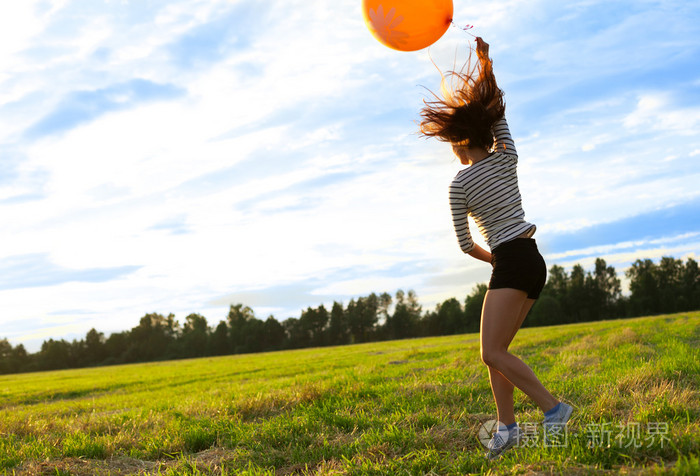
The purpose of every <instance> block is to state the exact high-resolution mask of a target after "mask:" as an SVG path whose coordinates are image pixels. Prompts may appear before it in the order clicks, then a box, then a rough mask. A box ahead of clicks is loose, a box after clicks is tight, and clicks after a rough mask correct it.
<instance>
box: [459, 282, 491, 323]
mask: <svg viewBox="0 0 700 476" xmlns="http://www.w3.org/2000/svg"><path fill="white" fill-rule="evenodd" d="M486 291H488V286H487V285H486V284H484V283H481V284H477V285H476V286H474V289H472V292H471V293H470V294H469V295H468V296H467V298H466V299H465V301H464V331H465V332H478V331H479V328H480V326H481V308H482V307H483V306H484V298H485V297H486Z"/></svg>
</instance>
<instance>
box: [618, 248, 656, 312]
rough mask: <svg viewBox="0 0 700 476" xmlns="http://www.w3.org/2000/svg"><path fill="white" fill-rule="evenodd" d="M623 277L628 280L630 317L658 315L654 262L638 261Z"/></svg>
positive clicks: (648, 260) (647, 260)
mask: <svg viewBox="0 0 700 476" xmlns="http://www.w3.org/2000/svg"><path fill="white" fill-rule="evenodd" d="M625 275H626V276H627V277H628V278H629V280H630V297H629V305H630V315H632V316H640V315H645V314H656V313H658V312H659V302H660V300H659V285H658V282H657V273H656V265H655V264H654V262H653V261H651V260H650V259H645V260H641V259H638V260H636V261H635V262H634V263H632V266H631V267H630V268H628V269H627V271H626V272H625Z"/></svg>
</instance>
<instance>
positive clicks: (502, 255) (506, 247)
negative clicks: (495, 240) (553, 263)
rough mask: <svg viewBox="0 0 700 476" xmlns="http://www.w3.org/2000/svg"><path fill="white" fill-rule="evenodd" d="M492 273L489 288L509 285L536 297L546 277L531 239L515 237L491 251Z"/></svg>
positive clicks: (541, 259) (540, 258)
mask: <svg viewBox="0 0 700 476" xmlns="http://www.w3.org/2000/svg"><path fill="white" fill-rule="evenodd" d="M491 264H492V265H493V272H492V273H491V281H490V282H489V289H500V288H512V289H520V290H521V291H525V292H526V293H527V297H528V298H529V299H537V298H538V297H539V296H540V292H542V288H544V283H545V281H546V280H547V265H546V264H545V262H544V258H542V255H541V254H540V252H539V250H538V249H537V244H536V243H535V240H533V239H532V238H516V239H514V240H511V241H506V242H505V243H502V244H500V245H498V246H497V247H496V248H495V249H494V250H493V251H492V252H491Z"/></svg>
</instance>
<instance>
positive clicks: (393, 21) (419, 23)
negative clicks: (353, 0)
mask: <svg viewBox="0 0 700 476" xmlns="http://www.w3.org/2000/svg"><path fill="white" fill-rule="evenodd" d="M362 14H363V15H364V17H365V24H366V25H367V28H369V31H371V32H372V34H373V35H374V37H375V38H376V39H378V40H379V41H380V42H381V43H382V44H384V45H386V46H388V47H389V48H393V49H395V50H400V51H415V50H420V49H422V48H425V47H428V46H430V45H432V44H433V43H435V42H436V41H437V40H439V39H440V37H441V36H442V35H444V34H445V32H446V31H447V28H448V27H449V26H450V22H451V21H452V0H362Z"/></svg>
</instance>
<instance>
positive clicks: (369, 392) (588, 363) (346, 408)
mask: <svg viewBox="0 0 700 476" xmlns="http://www.w3.org/2000/svg"><path fill="white" fill-rule="evenodd" d="M511 350H512V352H513V353H515V354H516V355H519V356H520V357H522V358H523V359H524V360H525V361H526V362H527V363H528V364H530V366H531V367H532V368H533V369H534V370H535V373H536V374H537V375H538V376H539V377H540V379H541V380H542V382H543V383H544V384H545V386H547V387H548V388H549V389H550V390H551V391H552V393H553V394H554V395H555V396H557V397H559V398H562V399H563V400H565V401H567V402H569V403H571V404H572V405H574V407H575V413H574V415H573V417H572V420H571V422H570V424H569V427H568V433H567V434H566V435H562V439H560V440H558V443H559V444H560V446H556V447H554V446H545V445H544V444H543V442H542V441H541V438H540V434H541V429H540V428H539V426H541V421H542V415H541V412H540V411H539V409H537V408H536V406H535V405H534V404H533V403H532V402H530V401H529V399H528V398H527V397H526V396H525V395H524V394H523V393H521V392H520V391H518V390H516V394H515V406H516V417H517V418H518V421H519V422H520V425H521V428H528V430H527V431H528V434H529V438H528V440H526V443H524V444H523V445H521V446H520V447H518V448H515V449H513V450H511V451H509V452H508V453H506V454H505V455H504V456H503V457H502V458H501V459H500V460H497V461H494V462H489V461H487V460H486V459H485V458H484V453H485V450H484V448H483V446H482V444H481V443H480V441H479V438H478V432H479V428H480V426H481V425H482V423H484V422H485V421H487V420H490V419H493V418H495V416H496V408H495V404H494V403H493V399H492V396H491V391H490V388H489V384H488V375H487V371H486V368H485V367H484V365H483V364H482V363H481V362H480V359H479V342H478V335H477V334H467V335H458V336H448V337H436V338H424V339H409V340H402V341H392V342H381V343H372V344H361V345H352V346H345V347H329V348H321V349H305V350H295V351H285V352H274V353H266V354H252V355H239V356H228V357H217V358H203V359H196V360H184V361H174V362H159V363H152V364H140V365H125V366H115V367H103V368H94V369H83V370H70V371H57V372H45V373H33V374H22V375H10V376H2V377H0V474H2V472H5V473H7V474H13V473H15V474H59V475H60V474H115V475H116V474H385V475H399V474H437V475H443V474H445V475H447V474H455V475H456V474H471V473H475V474H482V473H489V472H491V473H494V474H511V473H512V474H533V473H544V474H550V473H564V474H599V473H606V472H610V473H618V472H623V473H624V472H627V473H632V474H640V473H641V474H657V473H658V474H662V473H667V472H674V473H676V474H700V462H699V457H700V312H695V313H684V314H675V315H668V316H656V317H648V318H639V319H626V320H615V321H601V322H595V323H582V324H572V325H564V326H554V327H546V328H526V329H522V330H521V331H520V332H519V334H518V335H517V337H516V338H515V341H514V342H513V345H512V346H511Z"/></svg>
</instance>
